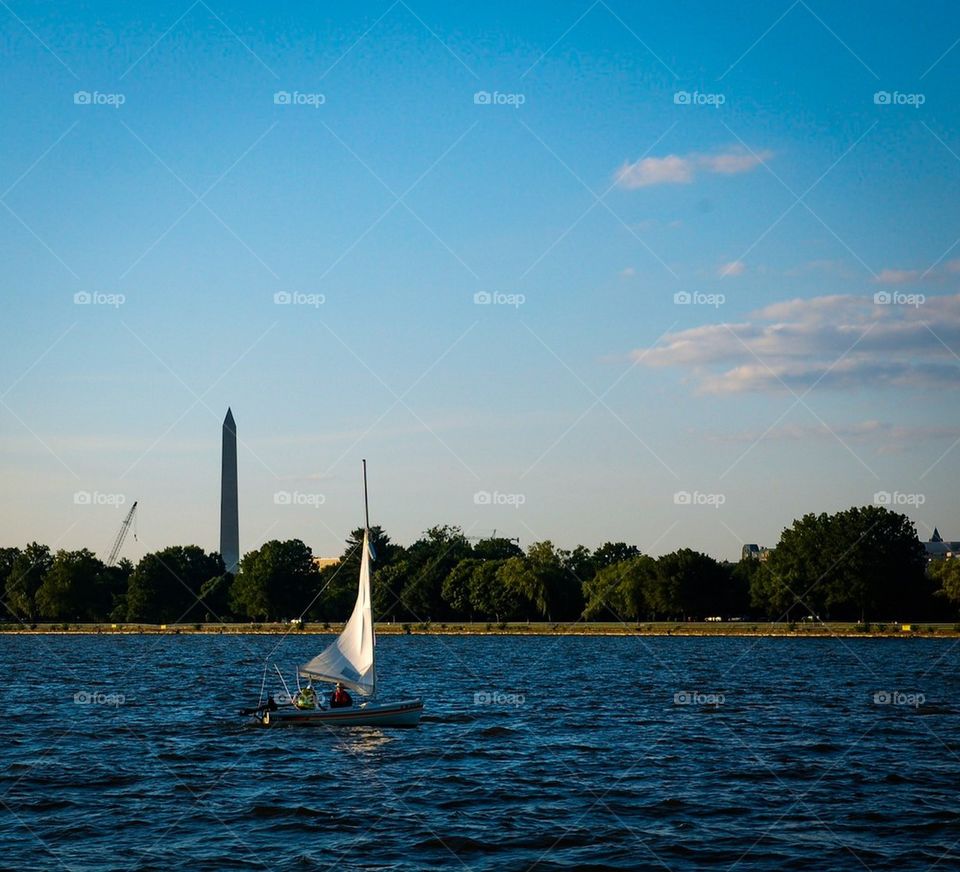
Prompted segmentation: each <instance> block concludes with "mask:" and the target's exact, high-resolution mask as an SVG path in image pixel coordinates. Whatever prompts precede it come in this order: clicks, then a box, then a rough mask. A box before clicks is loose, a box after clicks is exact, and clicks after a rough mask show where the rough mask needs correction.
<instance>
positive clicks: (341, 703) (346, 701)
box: [330, 681, 353, 708]
mask: <svg viewBox="0 0 960 872" xmlns="http://www.w3.org/2000/svg"><path fill="white" fill-rule="evenodd" d="M352 705H353V700H352V699H351V698H350V694H349V693H347V692H346V690H344V688H343V685H342V684H341V683H340V682H339V681H338V682H337V686H336V688H334V691H333V696H331V697H330V708H349V707H350V706H352Z"/></svg>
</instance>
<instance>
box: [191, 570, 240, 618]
mask: <svg viewBox="0 0 960 872" xmlns="http://www.w3.org/2000/svg"><path fill="white" fill-rule="evenodd" d="M233 582H234V575H233V573H232V572H224V573H222V574H221V575H215V576H213V577H212V578H208V579H207V580H206V581H205V582H204V583H203V584H202V585H200V592H199V593H198V594H197V596H198V597H199V598H200V601H201V603H202V608H203V620H204V621H223V620H226V619H228V618H229V617H230V616H231V614H230V591H231V589H232V588H233Z"/></svg>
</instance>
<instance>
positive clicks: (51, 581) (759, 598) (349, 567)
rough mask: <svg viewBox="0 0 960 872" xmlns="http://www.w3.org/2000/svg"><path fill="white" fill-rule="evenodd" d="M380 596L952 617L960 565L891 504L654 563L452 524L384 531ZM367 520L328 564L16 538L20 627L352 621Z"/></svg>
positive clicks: (442, 606)
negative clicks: (756, 548)
mask: <svg viewBox="0 0 960 872" xmlns="http://www.w3.org/2000/svg"><path fill="white" fill-rule="evenodd" d="M370 533H371V542H372V544H373V547H374V551H375V553H376V561H375V564H374V566H375V572H374V576H373V606H374V612H375V615H376V619H377V620H380V621H384V620H386V621H389V620H396V621H404V622H406V621H416V622H421V623H422V622H426V621H435V622H440V621H457V620H461V621H488V622H489V621H496V622H506V621H514V622H515V621H527V620H534V621H552V622H571V621H577V620H581V619H583V620H601V621H644V620H648V621H687V620H703V619H705V618H708V617H721V618H724V619H729V618H743V619H747V618H749V619H755V620H775V621H780V620H783V621H796V620H800V619H803V618H809V617H811V616H812V617H813V618H815V619H818V620H824V621H826V620H840V621H845V620H855V621H860V622H864V621H866V620H901V621H907V620H913V621H917V620H946V619H953V618H954V617H955V615H956V610H957V606H958V605H960V560H957V559H949V560H941V561H935V562H933V563H930V564H929V565H928V564H927V560H926V556H925V552H924V548H923V545H922V544H921V543H920V541H919V539H918V538H917V534H916V530H915V528H914V526H913V523H912V522H911V521H910V520H909V518H907V517H906V516H904V515H901V514H898V513H895V512H891V511H889V510H887V509H885V508H883V507H879V506H867V507H863V508H857V507H854V508H851V509H848V510H846V511H842V512H837V513H835V514H832V515H827V514H820V515H815V514H808V515H804V516H803V517H802V518H800V519H798V520H796V521H794V523H793V524H792V525H791V526H790V527H788V528H787V529H785V530H784V531H783V533H782V535H781V537H780V541H779V543H778V544H777V546H776V548H774V549H773V550H772V551H771V552H770V553H769V556H768V559H766V560H763V561H760V560H757V559H753V558H747V559H744V560H741V561H740V562H738V563H728V562H720V561H717V560H715V559H713V558H712V557H710V556H709V555H707V554H703V553H701V552H699V551H695V550H692V549H690V548H681V549H679V550H677V551H673V552H671V553H669V554H664V555H662V556H660V557H657V558H654V557H651V556H649V555H646V554H643V553H642V552H641V551H640V549H639V548H637V547H636V546H634V545H628V544H626V543H623V542H607V543H605V544H603V545H601V546H600V547H599V548H596V549H594V550H590V549H588V548H585V547H584V546H577V547H576V548H574V549H572V550H565V549H562V548H558V547H557V546H555V545H554V544H553V543H552V542H549V541H543V542H535V543H533V544H532V545H530V546H529V547H528V548H527V549H526V550H525V551H524V550H523V549H521V548H520V547H519V546H518V545H517V544H515V543H514V542H513V541H511V540H509V539H505V538H496V537H493V538H488V539H481V540H479V541H471V540H470V539H468V538H467V536H465V535H464V533H463V531H462V530H461V529H460V528H459V527H454V526H447V525H444V526H437V527H432V528H430V529H429V530H427V531H426V532H425V533H424V534H423V535H422V536H421V537H420V538H419V539H418V540H417V541H416V542H414V543H413V544H412V545H410V546H408V547H403V546H401V545H398V544H396V543H394V542H392V541H391V539H390V537H389V536H388V535H387V534H386V532H384V530H382V529H381V528H380V527H373V528H372V529H371V531H370ZM362 541H363V530H362V529H357V530H354V531H353V532H352V533H351V534H350V536H349V537H348V538H347V541H346V546H345V548H344V551H343V555H342V557H341V559H340V561H339V563H337V564H335V565H329V566H325V567H323V568H322V569H321V568H318V566H317V564H316V562H315V560H314V557H313V554H312V552H311V550H310V548H309V547H308V546H307V545H306V544H304V543H303V542H302V541H300V540H299V539H291V540H286V541H279V540H272V541H270V542H267V543H265V544H264V545H262V546H261V547H260V548H258V549H256V550H253V551H249V552H248V553H247V554H245V555H244V557H243V559H242V561H241V563H240V567H239V570H238V572H237V574H236V575H235V576H234V575H233V574H231V573H228V572H226V571H225V569H224V564H223V560H222V559H221V557H220V555H219V554H217V553H215V552H213V553H208V552H206V551H204V550H203V549H202V548H200V547H198V546H196V545H186V546H183V545H175V546H171V547H168V548H164V549H162V550H160V551H156V552H152V553H150V554H147V555H145V556H144V557H143V558H142V559H141V560H140V561H139V563H138V564H137V565H136V566H134V565H133V564H132V563H131V562H130V561H128V560H121V561H120V562H119V563H118V564H117V565H116V566H106V565H104V563H103V562H102V561H101V560H100V559H99V558H97V556H96V555H95V554H93V553H92V552H91V551H89V550H87V549H81V550H79V551H67V550H59V551H57V552H56V553H51V551H50V549H49V548H48V547H47V546H46V545H41V544H38V543H36V542H33V543H30V544H29V545H27V546H26V547H24V548H0V589H2V591H3V594H4V599H3V604H4V608H5V610H6V612H7V615H6V617H5V618H2V619H0V620H5V621H7V622H13V621H16V622H21V623H36V622H38V621H54V622H56V621H66V622H71V621H74V622H103V621H112V622H134V623H177V622H202V621H280V620H290V619H293V618H298V617H302V618H303V619H304V620H306V621H324V622H333V621H342V620H345V619H346V617H347V616H348V614H349V612H350V609H351V608H352V604H353V601H354V598H355V597H356V584H357V573H358V571H359V565H360V549H361V547H362Z"/></svg>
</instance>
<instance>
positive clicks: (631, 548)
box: [593, 542, 640, 572]
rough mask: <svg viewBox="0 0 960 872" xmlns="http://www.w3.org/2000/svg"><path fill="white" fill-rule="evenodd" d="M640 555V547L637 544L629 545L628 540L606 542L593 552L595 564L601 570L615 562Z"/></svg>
mask: <svg viewBox="0 0 960 872" xmlns="http://www.w3.org/2000/svg"><path fill="white" fill-rule="evenodd" d="M639 556H640V549H639V548H637V546H636V545H627V543H626V542H604V543H603V545H601V546H600V547H599V548H598V549H597V550H596V551H594V552H593V565H594V566H595V567H596V569H597V571H598V572H599V571H600V570H601V569H606V568H607V567H608V566H613V565H614V564H615V563H623V562H624V561H626V560H632V559H633V558H634V557H639Z"/></svg>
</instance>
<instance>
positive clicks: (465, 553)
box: [400, 525, 473, 621]
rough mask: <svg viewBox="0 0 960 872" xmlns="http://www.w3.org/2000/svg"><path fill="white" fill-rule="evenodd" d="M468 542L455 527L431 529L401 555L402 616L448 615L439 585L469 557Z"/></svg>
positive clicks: (433, 617)
mask: <svg viewBox="0 0 960 872" xmlns="http://www.w3.org/2000/svg"><path fill="white" fill-rule="evenodd" d="M472 550H473V549H472V548H471V547H470V543H469V541H467V538H466V537H465V536H464V535H463V531H462V530H461V529H460V528H459V527H450V526H446V525H444V526H441V527H431V528H430V529H429V530H427V531H426V532H425V533H424V534H423V536H421V538H420V539H418V540H417V541H416V542H414V543H413V544H412V545H411V546H410V547H409V548H408V549H407V550H406V554H405V555H404V559H405V561H406V563H407V572H406V580H405V583H404V585H403V589H402V590H401V592H400V601H401V604H402V608H403V611H404V612H405V614H406V617H408V618H410V619H413V620H418V621H424V620H431V619H432V620H440V619H442V618H445V617H448V616H449V615H450V612H449V610H448V608H447V604H446V603H445V602H444V599H443V583H444V581H445V580H446V578H447V576H448V575H449V574H450V572H452V570H453V568H454V567H455V566H456V565H457V564H458V563H459V562H460V561H461V560H463V559H464V558H465V557H469V556H471V555H472Z"/></svg>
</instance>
